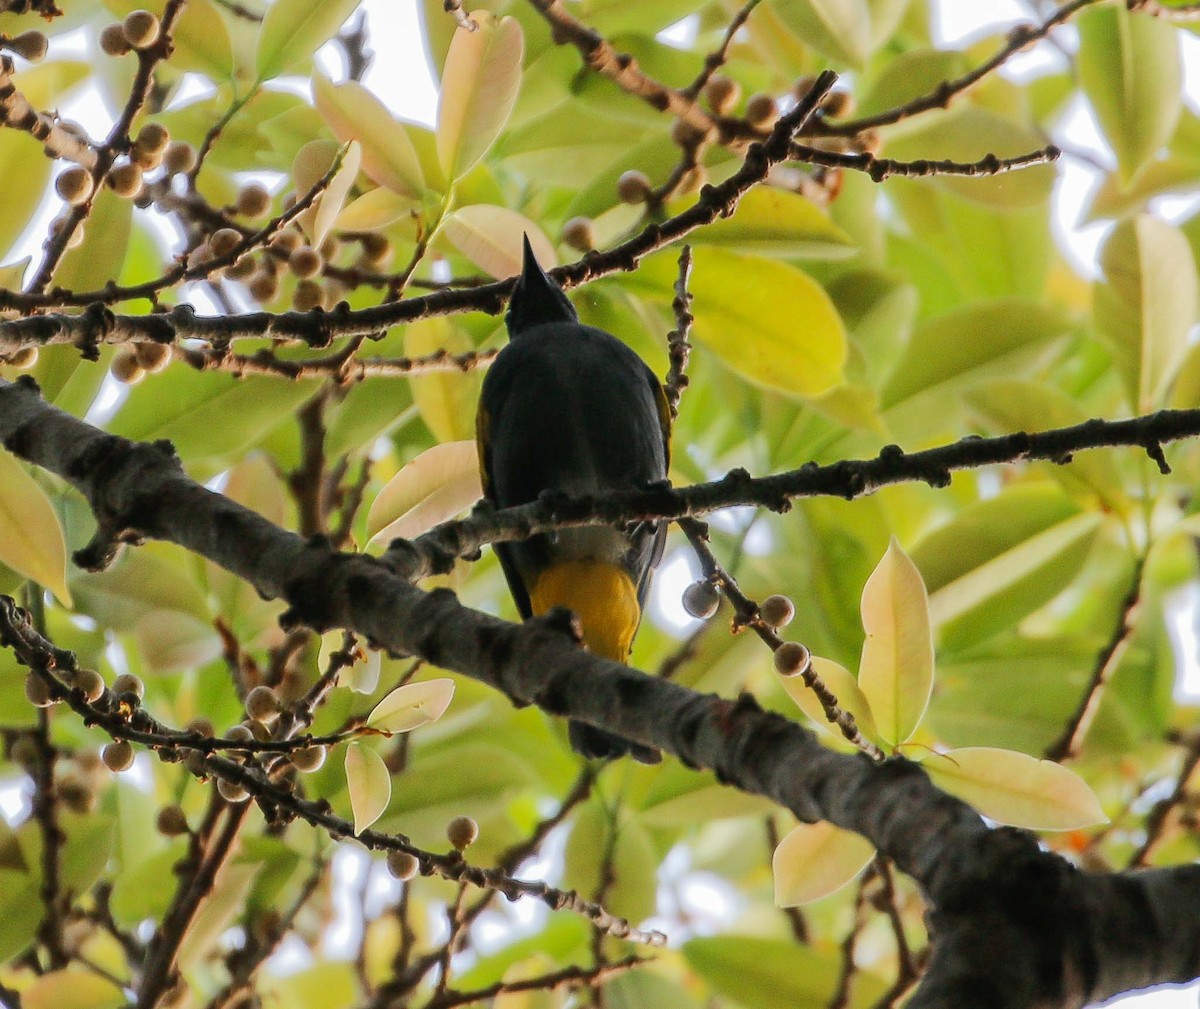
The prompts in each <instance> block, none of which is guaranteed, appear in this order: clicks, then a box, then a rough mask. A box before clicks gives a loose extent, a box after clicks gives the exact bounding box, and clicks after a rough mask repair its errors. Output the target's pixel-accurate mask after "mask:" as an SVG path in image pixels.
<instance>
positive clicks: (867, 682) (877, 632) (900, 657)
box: [858, 536, 933, 746]
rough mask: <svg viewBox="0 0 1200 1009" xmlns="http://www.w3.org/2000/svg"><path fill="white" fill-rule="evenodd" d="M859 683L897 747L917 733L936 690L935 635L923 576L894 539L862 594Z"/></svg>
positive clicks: (885, 733) (877, 720)
mask: <svg viewBox="0 0 1200 1009" xmlns="http://www.w3.org/2000/svg"><path fill="white" fill-rule="evenodd" d="M862 622H863V630H864V631H865V632H866V635H867V637H866V640H865V641H864V642H863V650H862V660H861V662H860V665H859V672H858V684H859V686H860V687H862V691H863V695H864V696H865V697H866V699H867V702H868V703H869V704H870V708H871V711H872V712H873V713H874V715H875V724H876V725H877V726H878V728H879V733H880V735H881V736H882V737H883V738H884V739H885V740H886V741H887V742H889V743H891V744H892V745H893V746H897V745H899V744H900V743H903V742H904V741H905V740H906V739H908V738H909V736H911V735H912V733H913V731H914V730H915V729H916V727H917V724H918V723H919V722H920V721H921V716H922V715H923V714H924V713H925V708H926V706H927V705H928V704H929V695H930V692H931V690H932V689H933V633H932V631H931V629H930V623H929V597H928V596H927V594H926V592H925V582H924V581H923V580H922V578H921V572H920V571H918V570H917V566H916V565H915V564H913V562H912V561H911V560H910V559H909V557H908V555H907V554H906V553H905V552H904V551H903V550H902V549H901V548H900V544H899V543H898V542H897V540H896V538H895V537H894V536H893V537H892V540H891V543H890V544H889V545H888V548H887V552H886V553H885V554H884V555H883V559H882V560H880V562H879V564H878V565H877V566H876V568H875V570H874V571H872V572H871V576H870V577H869V578H868V579H867V584H866V585H865V586H863V593H862Z"/></svg>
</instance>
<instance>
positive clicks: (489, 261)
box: [442, 203, 558, 278]
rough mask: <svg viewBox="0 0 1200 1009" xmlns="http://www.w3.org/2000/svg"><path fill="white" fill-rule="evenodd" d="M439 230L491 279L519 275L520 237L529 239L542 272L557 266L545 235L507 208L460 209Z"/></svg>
mask: <svg viewBox="0 0 1200 1009" xmlns="http://www.w3.org/2000/svg"><path fill="white" fill-rule="evenodd" d="M442 231H443V233H444V234H445V236H446V238H447V239H449V241H450V244H451V245H453V246H454V247H455V248H456V249H458V251H459V252H461V253H462V254H463V255H464V256H466V257H467V259H469V260H470V261H471V262H472V263H474V264H475V265H476V266H478V267H479V269H481V270H483V272H484V273H487V274H489V275H490V276H493V277H497V278H504V277H514V276H516V275H517V274H519V273H520V272H521V264H522V262H523V252H522V242H521V237H522V235H525V236H527V237H528V238H529V244H530V245H532V246H533V251H534V253H535V255H536V256H537V259H538V262H539V263H541V265H542V268H543V269H545V270H549V269H551V268H552V267H554V266H557V265H558V255H557V253H555V251H554V245H553V244H552V243H551V241H550V239H548V238H547V237H546V234H545V232H543V231H542V229H541V228H539V227H538V226H537V225H536V224H534V223H533V221H531V220H530V219H529V218H528V217H526V216H525V215H524V214H518V213H517V212H516V211H515V210H509V209H508V208H507V207H495V206H490V205H488V204H483V203H478V204H474V205H472V206H469V207H459V208H458V209H457V210H456V211H454V213H452V214H450V215H449V216H448V217H447V218H446V219H445V221H444V222H443V224H442Z"/></svg>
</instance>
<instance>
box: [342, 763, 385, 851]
mask: <svg viewBox="0 0 1200 1009" xmlns="http://www.w3.org/2000/svg"><path fill="white" fill-rule="evenodd" d="M346 788H347V790H348V791H349V793H350V809H351V811H352V812H353V814H354V833H355V834H361V833H362V832H363V831H364V830H366V829H367V828H368V827H369V826H371V824H373V823H374V822H375V821H376V820H378V819H379V817H380V816H382V815H383V811H384V810H385V809H387V804H388V802H389V800H390V799H391V798H392V776H391V774H389V773H388V769H387V765H386V764H385V763H384V762H383V758H382V757H381V756H380V755H379V754H378V753H376V752H375V751H374V750H373V749H372V748H371V747H369V746H367V745H366V743H362V742H359V741H358V740H355V741H354V742H352V743H349V744H347V746H346Z"/></svg>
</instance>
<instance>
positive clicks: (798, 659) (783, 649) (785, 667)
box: [775, 641, 812, 676]
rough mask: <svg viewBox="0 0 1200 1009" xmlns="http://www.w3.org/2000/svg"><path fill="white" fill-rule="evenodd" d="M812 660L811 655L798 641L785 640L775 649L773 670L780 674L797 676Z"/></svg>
mask: <svg viewBox="0 0 1200 1009" xmlns="http://www.w3.org/2000/svg"><path fill="white" fill-rule="evenodd" d="M811 662H812V657H811V656H810V655H809V654H808V649H807V648H805V647H804V646H803V645H802V644H800V642H799V641H785V642H784V643H783V644H782V645H780V646H779V647H778V648H776V649H775V672H777V673H778V674H779V675H780V676H799V675H801V674H802V673H804V672H805V671H806V670H807V669H808V667H809V665H810V664H811Z"/></svg>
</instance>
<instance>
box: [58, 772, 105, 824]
mask: <svg viewBox="0 0 1200 1009" xmlns="http://www.w3.org/2000/svg"><path fill="white" fill-rule="evenodd" d="M58 797H59V799H61V800H62V802H63V805H65V806H66V807H67V809H69V810H70V811H71V812H72V813H80V814H83V815H86V814H87V813H92V812H95V810H96V793H95V792H94V791H92V789H91V788H90V787H89V786H88V783H87V782H86V781H84V780H83V779H82V778H78V777H76V776H75V775H64V776H63V777H62V778H61V779H60V780H59V782H58Z"/></svg>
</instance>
